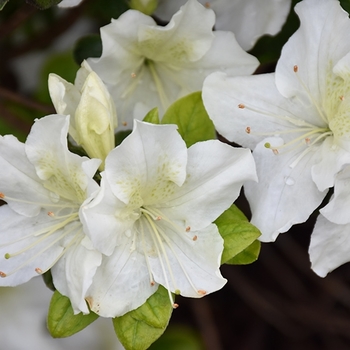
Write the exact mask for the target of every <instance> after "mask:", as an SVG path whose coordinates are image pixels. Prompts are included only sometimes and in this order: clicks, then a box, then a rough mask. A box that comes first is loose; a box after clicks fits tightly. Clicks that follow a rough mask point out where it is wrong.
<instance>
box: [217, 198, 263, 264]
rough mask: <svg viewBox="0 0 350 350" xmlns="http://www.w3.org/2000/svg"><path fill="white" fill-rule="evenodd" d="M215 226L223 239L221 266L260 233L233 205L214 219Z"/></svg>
mask: <svg viewBox="0 0 350 350" xmlns="http://www.w3.org/2000/svg"><path fill="white" fill-rule="evenodd" d="M215 224H216V225H217V227H218V229H219V232H220V234H221V236H222V238H223V239H224V251H223V253H222V257H221V264H224V263H226V262H227V261H229V260H230V259H232V258H233V257H234V256H236V255H237V254H239V253H241V252H242V251H243V250H244V249H246V248H247V247H248V246H249V245H251V244H252V243H253V242H254V241H255V240H256V239H257V238H258V237H259V236H260V231H259V230H258V229H257V228H256V227H255V226H254V225H252V224H251V223H250V222H249V221H248V219H247V218H246V217H245V215H244V214H243V213H242V212H241V211H240V210H239V209H238V208H237V207H236V206H235V205H234V204H233V205H232V206H231V207H230V208H229V209H227V210H226V211H225V212H224V213H223V214H221V215H220V216H219V217H218V218H217V219H216V221H215Z"/></svg>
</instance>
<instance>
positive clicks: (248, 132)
mask: <svg viewBox="0 0 350 350" xmlns="http://www.w3.org/2000/svg"><path fill="white" fill-rule="evenodd" d="M245 132H246V133H247V134H250V126H247V127H246V128H245Z"/></svg>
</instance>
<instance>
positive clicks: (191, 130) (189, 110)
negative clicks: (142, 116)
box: [162, 92, 216, 147]
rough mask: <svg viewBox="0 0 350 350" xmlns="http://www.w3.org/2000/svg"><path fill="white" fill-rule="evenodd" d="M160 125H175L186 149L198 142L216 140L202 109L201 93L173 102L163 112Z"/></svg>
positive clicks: (208, 119) (211, 125) (212, 125)
mask: <svg viewBox="0 0 350 350" xmlns="http://www.w3.org/2000/svg"><path fill="white" fill-rule="evenodd" d="M162 124H177V126H178V131H179V133H180V135H181V136H182V138H183V139H184V140H185V142H186V145H187V147H190V146H191V145H193V144H194V143H196V142H198V141H206V140H211V139H215V138H216V136H215V135H216V134H215V127H214V124H213V122H212V121H211V120H210V118H209V116H208V113H207V112H206V110H205V108H204V105H203V102H202V95H201V92H194V93H192V94H190V95H187V96H185V97H183V98H180V99H179V100H177V101H176V102H174V103H173V104H172V105H171V106H170V107H169V108H168V110H167V111H166V112H165V114H164V116H163V119H162Z"/></svg>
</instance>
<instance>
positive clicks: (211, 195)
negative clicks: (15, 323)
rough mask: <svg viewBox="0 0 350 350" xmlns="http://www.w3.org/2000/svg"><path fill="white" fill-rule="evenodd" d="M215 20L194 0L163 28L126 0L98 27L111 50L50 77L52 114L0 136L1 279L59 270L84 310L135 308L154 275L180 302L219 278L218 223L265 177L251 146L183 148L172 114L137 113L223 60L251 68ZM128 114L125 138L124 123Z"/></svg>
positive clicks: (20, 279) (193, 85)
mask: <svg viewBox="0 0 350 350" xmlns="http://www.w3.org/2000/svg"><path fill="white" fill-rule="evenodd" d="M77 4H78V2H73V3H72V2H71V3H68V2H64V3H63V4H62V5H63V6H64V5H77ZM214 21H215V15H214V12H213V11H212V10H210V9H206V8H205V7H203V6H202V5H201V4H199V3H198V2H197V1H195V0H189V1H188V3H186V4H185V5H184V6H183V7H181V9H180V10H179V11H178V12H177V13H176V14H175V15H174V16H173V17H172V19H171V20H170V22H169V24H168V25H166V26H165V27H161V26H158V25H157V24H156V23H155V21H154V20H153V19H152V18H151V17H149V16H146V15H144V14H142V13H141V12H138V11H136V10H129V11H127V12H125V13H124V14H123V15H122V16H121V17H120V18H119V19H117V20H113V21H112V23H111V24H110V25H107V26H106V27H104V28H102V29H101V36H102V43H103V53H102V56H101V58H99V59H92V58H90V59H88V60H87V61H84V62H83V63H82V66H81V68H80V69H79V71H78V73H77V76H76V79H75V83H74V84H71V83H69V82H67V81H66V80H64V79H63V78H61V77H60V76H58V75H56V74H51V75H50V76H49V91H50V96H51V99H52V102H53V104H54V107H55V109H56V112H57V114H53V115H49V116H46V117H43V118H41V119H38V120H36V121H35V123H34V125H33V126H32V129H31V131H30V133H29V136H28V138H27V140H26V142H25V143H21V142H20V141H18V140H17V139H16V138H15V137H13V136H4V137H2V138H1V140H0V147H1V155H0V164H1V169H2V170H1V176H2V178H1V179H2V181H1V185H0V196H1V199H2V200H4V201H5V202H6V203H7V205H3V206H1V207H0V216H1V217H2V220H1V223H0V234H1V237H2V240H1V246H0V276H1V277H2V278H1V279H0V285H1V286H15V285H18V284H21V283H24V282H26V281H28V280H29V279H31V278H32V277H34V276H36V275H42V274H45V273H47V272H49V271H51V275H52V279H53V284H54V287H55V288H56V289H57V290H58V291H59V292H60V293H61V294H63V295H64V296H66V297H68V298H69V300H70V303H71V306H72V308H73V311H74V313H75V314H78V313H80V312H82V313H83V314H89V313H90V312H91V311H93V312H94V313H96V314H97V315H99V316H103V317H117V316H122V315H124V314H125V313H127V312H129V311H131V310H134V309H136V308H138V307H139V306H141V305H143V304H144V303H145V302H146V300H147V299H148V298H149V297H150V296H151V295H153V294H154V293H156V291H157V289H158V287H159V285H162V286H163V287H165V289H166V290H167V292H168V298H169V300H170V304H171V305H172V307H173V308H176V307H177V304H176V302H175V300H174V294H181V295H183V296H187V297H194V298H198V297H202V296H204V295H207V294H209V293H211V292H214V291H216V290H218V289H221V288H222V287H223V286H224V284H225V283H226V280H225V279H224V278H223V277H222V276H221V273H220V270H219V268H220V264H221V260H222V254H223V249H224V240H223V238H222V236H221V234H220V233H219V230H218V227H217V226H216V225H215V224H214V223H213V222H214V221H215V220H216V219H217V218H218V217H219V216H220V215H221V214H222V213H223V212H224V211H225V210H227V209H228V208H230V207H231V205H232V203H233V202H234V200H235V199H236V198H237V196H238V195H239V192H240V189H241V187H242V185H243V183H244V182H246V181H256V170H255V164H254V160H253V157H252V155H251V152H250V150H248V149H243V148H233V147H231V146H229V145H227V144H224V143H222V142H220V141H218V140H209V139H207V140H206V141H203V142H198V143H194V144H192V145H191V146H190V147H189V148H187V146H186V144H187V145H188V143H189V141H188V140H186V137H185V140H184V139H183V138H182V137H181V135H180V134H179V132H178V130H177V128H178V127H177V126H176V125H172V124H160V125H157V124H151V123H148V122H144V121H140V120H137V119H142V118H143V117H144V116H145V114H146V113H147V112H148V111H149V110H150V109H151V108H154V107H157V108H158V109H159V111H160V115H161V116H162V115H163V114H164V112H165V111H166V110H167V108H168V107H169V106H170V105H171V104H172V103H173V102H175V101H176V100H177V99H178V98H179V97H182V96H184V95H187V94H188V93H190V92H194V91H196V90H200V89H201V87H202V83H203V81H204V79H205V78H206V76H208V75H209V74H210V73H212V72H214V71H217V70H221V71H224V72H227V73H229V74H231V75H242V74H251V73H253V71H254V70H255V69H256V67H257V65H258V61H257V59H256V58H255V57H253V56H252V55H250V54H248V53H246V52H245V51H244V50H243V49H242V48H241V47H240V46H239V45H238V43H237V42H236V40H235V38H234V35H233V34H232V33H230V32H213V30H212V28H213V26H214ZM199 22H201V25H199V26H198V25H197V24H196V23H199ZM130 23H134V24H135V25H134V26H130ZM203 111H204V108H203ZM117 112H118V118H117ZM179 113H182V112H181V111H179ZM183 113H184V112H183ZM205 116H206V114H205ZM208 121H209V122H210V120H209V119H208ZM132 125H133V129H132V131H131V134H130V135H129V136H127V137H126V138H125V139H124V141H123V142H122V143H121V144H119V145H118V146H117V147H116V143H115V132H116V130H117V129H120V128H122V127H124V128H125V127H127V128H131V127H132ZM213 130H214V129H213ZM185 141H186V142H185ZM71 149H79V150H80V153H79V155H78V154H75V153H73V152H72V151H71ZM81 154H85V155H81Z"/></svg>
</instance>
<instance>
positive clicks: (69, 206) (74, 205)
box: [0, 192, 79, 208]
mask: <svg viewBox="0 0 350 350" xmlns="http://www.w3.org/2000/svg"><path fill="white" fill-rule="evenodd" d="M0 199H3V200H4V201H7V200H11V201H13V202H17V203H26V204H34V205H36V206H38V207H42V208H45V207H46V208H47V207H55V208H79V206H78V205H76V204H68V203H69V202H67V203H65V204H64V206H63V205H62V203H60V204H55V203H39V202H33V201H27V200H23V199H18V198H12V197H9V196H7V195H6V194H5V193H3V192H0Z"/></svg>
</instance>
